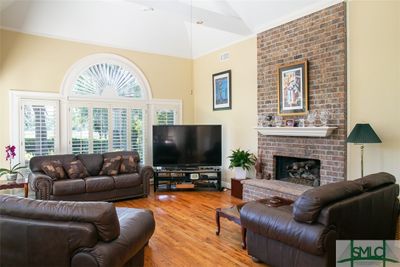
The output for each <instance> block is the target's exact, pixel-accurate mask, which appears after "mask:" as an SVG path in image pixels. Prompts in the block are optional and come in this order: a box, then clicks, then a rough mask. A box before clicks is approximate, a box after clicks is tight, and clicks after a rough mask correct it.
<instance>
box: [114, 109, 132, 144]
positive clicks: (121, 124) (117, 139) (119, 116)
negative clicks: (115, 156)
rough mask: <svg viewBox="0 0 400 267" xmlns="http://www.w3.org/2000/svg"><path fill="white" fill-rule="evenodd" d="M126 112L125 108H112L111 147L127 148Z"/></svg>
mask: <svg viewBox="0 0 400 267" xmlns="http://www.w3.org/2000/svg"><path fill="white" fill-rule="evenodd" d="M127 126H128V113H127V109H125V108H113V109H112V149H113V151H121V150H127V149H128V131H127Z"/></svg>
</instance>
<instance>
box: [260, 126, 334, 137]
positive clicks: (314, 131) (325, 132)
mask: <svg viewBox="0 0 400 267" xmlns="http://www.w3.org/2000/svg"><path fill="white" fill-rule="evenodd" d="M254 129H256V130H257V131H258V132H259V133H260V134H262V135H274V136H309V137H327V136H330V135H331V134H332V132H333V131H334V130H335V129H337V127H329V126H321V127H255V128H254Z"/></svg>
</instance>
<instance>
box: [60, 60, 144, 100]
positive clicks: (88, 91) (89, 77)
mask: <svg viewBox="0 0 400 267" xmlns="http://www.w3.org/2000/svg"><path fill="white" fill-rule="evenodd" d="M62 92H63V94H64V95H65V96H68V97H90V98H92V97H95V98H103V99H125V100H127V99H132V100H146V99H151V90H150V86H149V83H148V82H147V79H146V77H145V76H144V74H143V73H142V71H141V70H140V69H139V68H138V67H137V66H136V65H135V64H133V63H132V62H131V61H129V60H127V59H125V58H123V57H120V56H117V55H114V54H95V55H91V56H88V57H85V58H83V59H81V60H79V61H78V62H76V63H75V64H74V65H73V66H72V67H71V68H70V69H69V71H68V72H67V75H66V77H65V79H64V82H63V86H62Z"/></svg>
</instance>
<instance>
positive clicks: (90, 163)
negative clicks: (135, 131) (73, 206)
mask: <svg viewBox="0 0 400 267" xmlns="http://www.w3.org/2000/svg"><path fill="white" fill-rule="evenodd" d="M110 158H111V159H112V158H117V159H120V160H122V159H124V158H127V159H128V158H132V159H134V161H135V162H134V163H135V164H136V165H135V168H134V169H133V171H132V172H131V173H126V172H124V173H123V174H121V173H120V166H121V165H118V164H117V165H116V166H117V167H116V168H115V170H111V172H110V173H111V174H110V175H107V174H102V171H103V169H102V168H104V164H105V163H106V160H107V159H110ZM77 161H79V162H78V163H79V164H80V163H82V164H83V166H84V169H85V170H84V171H85V172H86V171H87V174H86V175H84V176H87V177H84V178H77V179H71V178H68V175H65V176H66V177H63V179H54V177H50V176H49V175H46V174H45V173H44V172H43V164H45V163H46V162H56V163H58V164H60V165H62V166H64V169H65V166H66V165H68V164H71V163H76V162H77ZM139 162H140V159H139V155H138V153H137V152H136V151H121V152H109V153H104V154H79V155H72V154H67V155H50V156H37V157H33V158H32V159H31V160H30V162H29V167H30V169H31V172H32V173H31V176H30V178H29V182H30V185H31V188H32V189H33V190H34V191H35V195H36V199H44V200H47V199H50V200H71V201H72V200H73V201H95V200H103V201H112V200H119V199H126V198H133V197H145V196H147V195H148V194H149V187H150V178H152V177H153V168H152V167H149V166H142V165H141V164H140V163H139ZM60 169H61V171H63V170H62V169H63V167H60ZM78 171H79V170H78ZM80 172H81V171H80ZM79 175H81V173H78V176H79ZM81 177H82V176H81Z"/></svg>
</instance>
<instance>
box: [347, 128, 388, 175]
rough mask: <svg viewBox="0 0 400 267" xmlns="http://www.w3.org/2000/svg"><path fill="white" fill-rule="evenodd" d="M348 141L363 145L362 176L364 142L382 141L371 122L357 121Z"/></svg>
mask: <svg viewBox="0 0 400 267" xmlns="http://www.w3.org/2000/svg"><path fill="white" fill-rule="evenodd" d="M347 143H355V144H359V145H361V177H364V144H372V143H373V144H376V143H382V141H381V139H380V138H379V137H378V135H377V134H376V133H375V131H374V130H373V129H372V127H371V125H369V123H357V124H356V126H354V128H353V130H352V131H351V133H350V135H349V137H347Z"/></svg>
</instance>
